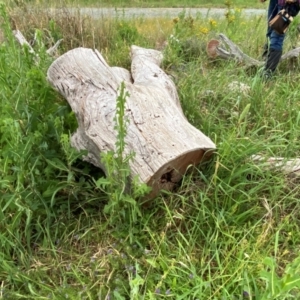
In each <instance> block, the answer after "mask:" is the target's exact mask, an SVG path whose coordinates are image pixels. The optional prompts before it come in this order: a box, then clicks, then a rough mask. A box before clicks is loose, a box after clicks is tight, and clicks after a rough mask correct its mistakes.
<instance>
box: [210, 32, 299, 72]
mask: <svg viewBox="0 0 300 300" xmlns="http://www.w3.org/2000/svg"><path fill="white" fill-rule="evenodd" d="M206 52H207V55H208V56H209V57H210V58H214V59H215V58H222V59H225V60H234V61H236V62H238V63H239V64H243V65H245V66H246V67H262V66H263V65H264V62H263V61H259V60H257V59H254V58H252V57H250V56H248V55H247V54H245V53H244V52H243V51H242V50H241V49H240V48H239V47H238V46H237V45H236V44H235V43H233V42H232V41H231V40H230V39H229V38H228V37H227V36H226V35H225V34H222V33H221V34H219V39H213V40H210V41H209V42H208V44H207V47H206ZM299 54H300V47H298V48H295V49H292V50H290V51H288V52H287V53H285V54H284V55H282V56H281V59H280V62H283V61H285V60H289V59H294V58H298V57H299Z"/></svg>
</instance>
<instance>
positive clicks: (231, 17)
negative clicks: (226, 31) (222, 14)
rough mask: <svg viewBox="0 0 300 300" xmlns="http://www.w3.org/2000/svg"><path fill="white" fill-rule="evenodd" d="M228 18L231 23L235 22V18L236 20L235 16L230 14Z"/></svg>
mask: <svg viewBox="0 0 300 300" xmlns="http://www.w3.org/2000/svg"><path fill="white" fill-rule="evenodd" d="M227 20H228V22H229V23H233V22H234V20H235V16H233V15H230V16H228V18H227Z"/></svg>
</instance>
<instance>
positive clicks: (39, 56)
mask: <svg viewBox="0 0 300 300" xmlns="http://www.w3.org/2000/svg"><path fill="white" fill-rule="evenodd" d="M227 7H228V10H227V13H226V15H225V16H224V18H220V19H218V20H215V19H211V18H209V17H206V18H200V17H199V18H192V17H190V16H188V15H186V14H185V13H184V12H182V13H181V14H180V15H179V16H178V18H175V19H174V20H169V19H167V18H162V19H156V20H150V19H142V18H136V19H132V20H126V19H122V18H118V19H105V18H104V17H102V18H101V19H100V20H97V21H96V20H92V19H90V18H89V17H87V16H82V15H80V13H79V12H78V13H71V12H70V11H69V10H68V9H64V10H63V13H61V11H60V12H57V13H54V14H52V15H50V13H48V12H45V11H44V12H43V13H42V12H41V11H39V10H35V9H27V8H28V7H27V6H26V5H25V4H24V3H23V4H22V3H21V4H20V5H19V7H18V6H15V7H14V8H12V7H10V8H9V7H6V6H5V5H3V4H2V5H1V8H0V11H1V24H2V34H3V37H2V38H1V45H0V81H1V84H0V95H1V102H0V106H1V118H0V214H1V216H0V245H1V251H0V262H1V264H0V299H13V300H15V299H59V300H60V299H74V300H77V299H91V300H94V299H217V300H220V299H222V300H223V299H225V300H227V299H228V300H229V299H255V300H257V299H278V300H283V299H298V298H300V291H299V288H300V279H299V271H300V270H299V269H300V265H299V261H300V256H299V242H300V234H299V232H300V230H299V229H300V228H299V226H300V223H299V220H300V214H299V209H300V203H299V192H300V190H299V186H298V178H297V176H296V177H295V178H290V177H287V176H286V175H284V174H282V172H278V171H276V170H268V169H266V168H264V167H263V166H258V165H257V163H254V162H253V160H251V155H254V154H262V155H264V156H266V157H268V156H283V157H286V158H295V157H297V156H299V146H300V145H299V132H300V114H299V91H298V79H299V65H298V62H297V61H293V62H290V63H286V64H281V65H280V67H279V70H278V72H277V76H276V77H275V78H274V79H273V80H272V81H270V82H268V83H264V82H262V81H261V79H260V77H259V76H258V73H259V70H249V69H245V68H243V66H239V67H237V64H236V63H235V62H230V61H222V60H211V59H209V58H208V57H207V54H206V51H205V47H206V43H207V42H208V41H209V40H210V39H211V38H215V37H216V36H217V33H219V32H223V33H224V34H226V35H227V36H228V37H229V38H231V39H232V40H233V41H234V42H235V43H237V44H238V45H239V46H240V47H241V49H243V50H244V51H245V52H246V53H247V54H249V55H250V56H252V57H255V58H259V56H260V53H261V51H262V46H263V44H264V42H265V40H264V30H265V23H264V18H262V17H260V16H258V17H255V18H252V19H251V20H245V18H244V17H243V12H242V11H241V10H240V9H235V8H234V7H231V6H227ZM296 24H297V22H296V21H295V22H294V23H293V24H292V27H291V28H290V30H289V34H288V37H287V41H286V44H285V47H286V49H285V50H289V49H291V48H292V47H296V46H298V45H297V30H296ZM15 28H18V29H20V30H21V31H22V32H23V34H24V35H25V36H26V38H27V39H28V41H30V43H31V44H32V45H33V48H34V50H35V54H32V53H30V52H29V50H28V48H26V47H20V45H19V44H18V43H17V42H16V41H15V38H14V36H13V34H12V29H15ZM60 38H64V41H63V44H62V46H61V47H60V49H59V53H58V55H60V54H62V53H64V52H65V51H67V50H69V49H72V48H75V47H78V46H84V47H92V48H93V47H95V48H96V49H98V50H99V51H101V53H102V54H103V55H104V56H105V58H106V60H107V61H108V63H109V64H110V65H117V66H123V67H126V68H128V67H129V65H130V60H129V55H128V48H129V47H130V45H132V44H136V45H139V46H143V47H149V48H157V49H162V51H163V53H164V63H163V68H164V70H165V71H166V72H167V73H168V74H170V76H172V78H174V81H175V83H176V86H177V88H178V92H179V96H180V100H181V103H182V107H183V110H184V113H185V115H186V117H187V118H188V120H189V121H190V122H191V123H192V124H193V125H194V126H196V127H197V128H198V129H200V130H201V131H202V132H204V133H205V134H206V135H208V136H209V137H211V138H212V139H213V140H214V142H215V143H216V145H217V147H218V150H217V153H216V155H215V160H214V161H212V162H211V163H210V165H208V166H205V167H202V166H197V168H195V169H194V170H193V172H192V173H190V174H187V175H186V176H185V178H184V179H183V180H182V182H181V183H180V185H178V186H177V188H176V190H175V191H174V192H173V193H162V195H160V196H159V197H157V198H156V199H154V200H153V201H152V202H151V203H148V204H147V205H146V206H144V205H141V204H140V203H141V202H140V201H139V197H140V196H141V195H143V193H144V192H145V187H143V186H136V187H135V189H134V190H133V191H132V193H127V192H126V193H125V192H124V189H123V186H124V177H126V176H127V172H128V167H127V165H126V161H122V159H120V157H122V147H118V145H116V146H117V147H116V149H117V151H116V153H115V155H113V154H112V153H108V154H106V155H104V156H103V157H102V158H103V159H104V160H105V161H106V164H107V167H108V169H109V170H110V171H111V172H110V173H109V174H108V176H107V177H104V174H103V173H102V172H101V171H100V170H98V169H96V168H94V167H93V166H91V165H89V164H87V163H85V162H83V161H82V160H81V157H82V155H83V154H84V153H77V152H76V151H75V150H74V149H72V148H71V147H70V144H69V137H70V134H71V133H72V132H74V130H75V129H76V119H75V117H74V114H73V113H72V112H71V110H70V108H69V106H68V104H67V103H66V101H65V100H64V99H62V98H61V97H60V96H59V95H58V94H57V93H56V92H55V91H54V90H53V89H52V87H50V86H49V84H48V83H47V80H46V72H47V69H48V67H49V66H50V64H51V62H52V61H53V60H54V59H55V58H53V57H49V56H48V55H47V54H46V49H47V48H48V47H50V46H52V45H53V44H54V43H55V41H57V40H58V39H60ZM165 41H168V44H167V46H166V47H165V48H163V45H164V44H165V43H164V42H165ZM234 81H239V82H242V83H244V84H247V85H248V86H249V90H248V91H246V92H243V91H240V90H236V89H230V88H229V86H230V84H231V83H232V82H234ZM123 96H124V97H121V99H119V100H120V101H119V102H118V103H119V105H120V107H122V105H123V104H122V103H123V101H124V100H126V95H123ZM116 117H118V118H120V119H119V120H120V122H119V124H122V122H121V119H122V114H121V113H117V116H116ZM123 125H124V124H123ZM124 126H125V127H124ZM124 126H119V127H118V126H117V127H116V130H118V131H119V132H120V133H125V132H126V125H124ZM120 139H122V134H121V135H120ZM120 141H121V140H120ZM120 166H121V167H120ZM118 170H119V171H120V175H121V176H117V178H115V176H114V174H115V173H114V172H115V171H118Z"/></svg>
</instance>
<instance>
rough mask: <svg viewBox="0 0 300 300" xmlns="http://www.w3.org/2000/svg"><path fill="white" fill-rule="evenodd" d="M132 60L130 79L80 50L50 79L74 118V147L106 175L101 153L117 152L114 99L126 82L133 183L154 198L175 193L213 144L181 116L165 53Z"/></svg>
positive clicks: (146, 52) (134, 54)
mask: <svg viewBox="0 0 300 300" xmlns="http://www.w3.org/2000/svg"><path fill="white" fill-rule="evenodd" d="M131 58H132V66H131V73H130V72H129V71H127V70H125V69H122V68H116V67H110V66H109V65H108V64H107V63H106V61H105V60H104V58H103V57H102V56H101V54H100V53H99V52H98V51H97V50H95V51H93V50H91V49H85V48H77V49H74V50H71V51H69V52H67V53H66V54H64V55H62V56H61V57H59V58H58V59H56V60H55V61H54V62H53V64H52V65H51V66H50V68H49V70H48V74H47V75H48V80H49V82H50V83H51V84H52V85H53V86H54V87H55V88H56V89H57V90H58V91H59V92H60V93H61V94H62V95H63V96H64V97H65V98H66V99H67V101H68V102H69V104H70V106H71V108H72V110H73V111H74V112H75V114H76V117H77V121H78V129H77V131H76V133H75V134H74V135H73V136H72V138H71V142H72V145H73V146H74V147H75V148H77V149H78V150H79V149H87V150H88V155H87V156H86V157H85V159H86V160H87V161H89V162H91V163H93V164H94V165H96V166H98V167H100V168H102V169H103V170H104V171H105V166H104V165H103V164H102V162H101V161H100V156H99V153H100V152H107V151H110V150H114V149H115V144H116V140H117V137H116V131H115V130H114V117H115V112H116V99H117V96H118V89H119V87H120V84H121V82H122V81H124V83H125V87H126V91H127V92H128V93H129V97H127V99H126V104H125V117H126V118H128V120H129V124H128V128H127V135H126V138H125V141H126V148H125V155H126V154H129V153H130V152H131V151H133V152H134V153H135V157H134V159H133V161H131V162H130V168H131V177H134V176H135V175H138V176H139V178H140V180H141V181H142V182H145V183H147V184H148V185H149V186H151V187H152V196H155V195H156V194H157V192H158V191H159V190H160V189H166V190H172V188H173V186H174V184H175V183H176V182H178V181H179V180H180V179H181V178H182V176H183V174H184V173H185V172H186V170H187V168H188V167H189V166H190V165H198V164H199V163H201V162H203V161H205V160H207V159H208V158H209V157H210V156H211V154H212V152H213V150H214V149H215V144H214V143H213V142H212V141H211V140H210V139H209V138H208V137H207V136H205V135H204V134H203V133H202V132H200V131H199V130H198V129H196V128H195V127H193V126H192V125H191V124H190V123H189V122H188V121H187V119H186V118H185V116H184V115H183V112H182V109H181V106H180V102H179V98H178V94H177V91H176V87H175V85H174V83H173V82H172V80H171V79H170V78H169V77H168V76H167V75H166V74H165V73H164V72H163V70H162V69H161V68H160V67H159V66H160V63H161V60H162V53H161V52H159V51H156V50H152V49H144V48H140V47H137V46H132V47H131Z"/></svg>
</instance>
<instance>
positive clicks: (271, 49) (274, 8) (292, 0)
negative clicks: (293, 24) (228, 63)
mask: <svg viewBox="0 0 300 300" xmlns="http://www.w3.org/2000/svg"><path fill="white" fill-rule="evenodd" d="M266 1H267V0H260V2H266ZM299 3H300V0H270V3H269V8H268V28H267V34H266V36H267V43H266V44H265V46H264V52H263V58H264V59H265V60H266V64H265V66H264V77H266V79H268V78H270V77H271V76H272V75H273V73H274V72H275V70H276V68H277V66H278V63H279V61H280V58H281V55H282V49H283V42H284V38H285V33H278V32H276V31H275V30H273V29H272V28H271V27H270V26H269V22H270V21H271V20H272V19H273V18H274V17H276V15H278V13H279V12H280V11H281V10H282V9H285V10H287V11H289V13H290V15H291V16H292V17H294V16H296V15H297V14H298V12H299Z"/></svg>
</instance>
